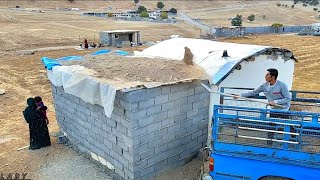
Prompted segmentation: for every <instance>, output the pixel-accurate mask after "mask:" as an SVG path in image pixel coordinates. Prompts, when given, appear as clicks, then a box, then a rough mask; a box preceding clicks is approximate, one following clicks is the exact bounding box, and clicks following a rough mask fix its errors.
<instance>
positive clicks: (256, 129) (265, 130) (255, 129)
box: [238, 126, 300, 135]
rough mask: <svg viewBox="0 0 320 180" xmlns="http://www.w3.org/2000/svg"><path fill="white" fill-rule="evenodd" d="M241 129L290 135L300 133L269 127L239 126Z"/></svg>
mask: <svg viewBox="0 0 320 180" xmlns="http://www.w3.org/2000/svg"><path fill="white" fill-rule="evenodd" d="M238 128H239V129H245V130H253V131H262V132H274V133H278V134H290V135H300V134H299V133H292V132H284V131H275V130H268V129H258V128H247V127H241V126H239V127H238Z"/></svg>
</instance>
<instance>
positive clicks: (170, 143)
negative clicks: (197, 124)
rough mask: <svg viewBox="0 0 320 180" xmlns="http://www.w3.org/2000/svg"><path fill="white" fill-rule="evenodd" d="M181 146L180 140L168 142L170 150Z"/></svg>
mask: <svg viewBox="0 0 320 180" xmlns="http://www.w3.org/2000/svg"><path fill="white" fill-rule="evenodd" d="M179 144H180V139H175V140H173V141H170V142H168V149H173V148H175V147H177V146H178V145H179Z"/></svg>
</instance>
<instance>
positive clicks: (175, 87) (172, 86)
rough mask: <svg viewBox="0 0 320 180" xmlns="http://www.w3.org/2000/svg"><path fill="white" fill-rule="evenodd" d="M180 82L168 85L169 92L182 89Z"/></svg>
mask: <svg viewBox="0 0 320 180" xmlns="http://www.w3.org/2000/svg"><path fill="white" fill-rule="evenodd" d="M182 90H183V89H182V84H174V85H171V86H170V93H174V92H178V91H182Z"/></svg>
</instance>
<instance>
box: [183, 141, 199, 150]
mask: <svg viewBox="0 0 320 180" xmlns="http://www.w3.org/2000/svg"><path fill="white" fill-rule="evenodd" d="M197 144H198V140H197V139H194V140H192V141H189V142H188V143H187V144H186V148H187V149H191V148H192V147H194V146H196V145H197Z"/></svg>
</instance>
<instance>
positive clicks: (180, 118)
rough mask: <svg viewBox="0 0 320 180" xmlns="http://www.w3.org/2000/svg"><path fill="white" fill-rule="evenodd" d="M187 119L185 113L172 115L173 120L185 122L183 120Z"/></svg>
mask: <svg viewBox="0 0 320 180" xmlns="http://www.w3.org/2000/svg"><path fill="white" fill-rule="evenodd" d="M186 119H187V114H180V115H178V116H175V117H174V122H175V123H177V122H185V120H186Z"/></svg>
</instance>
